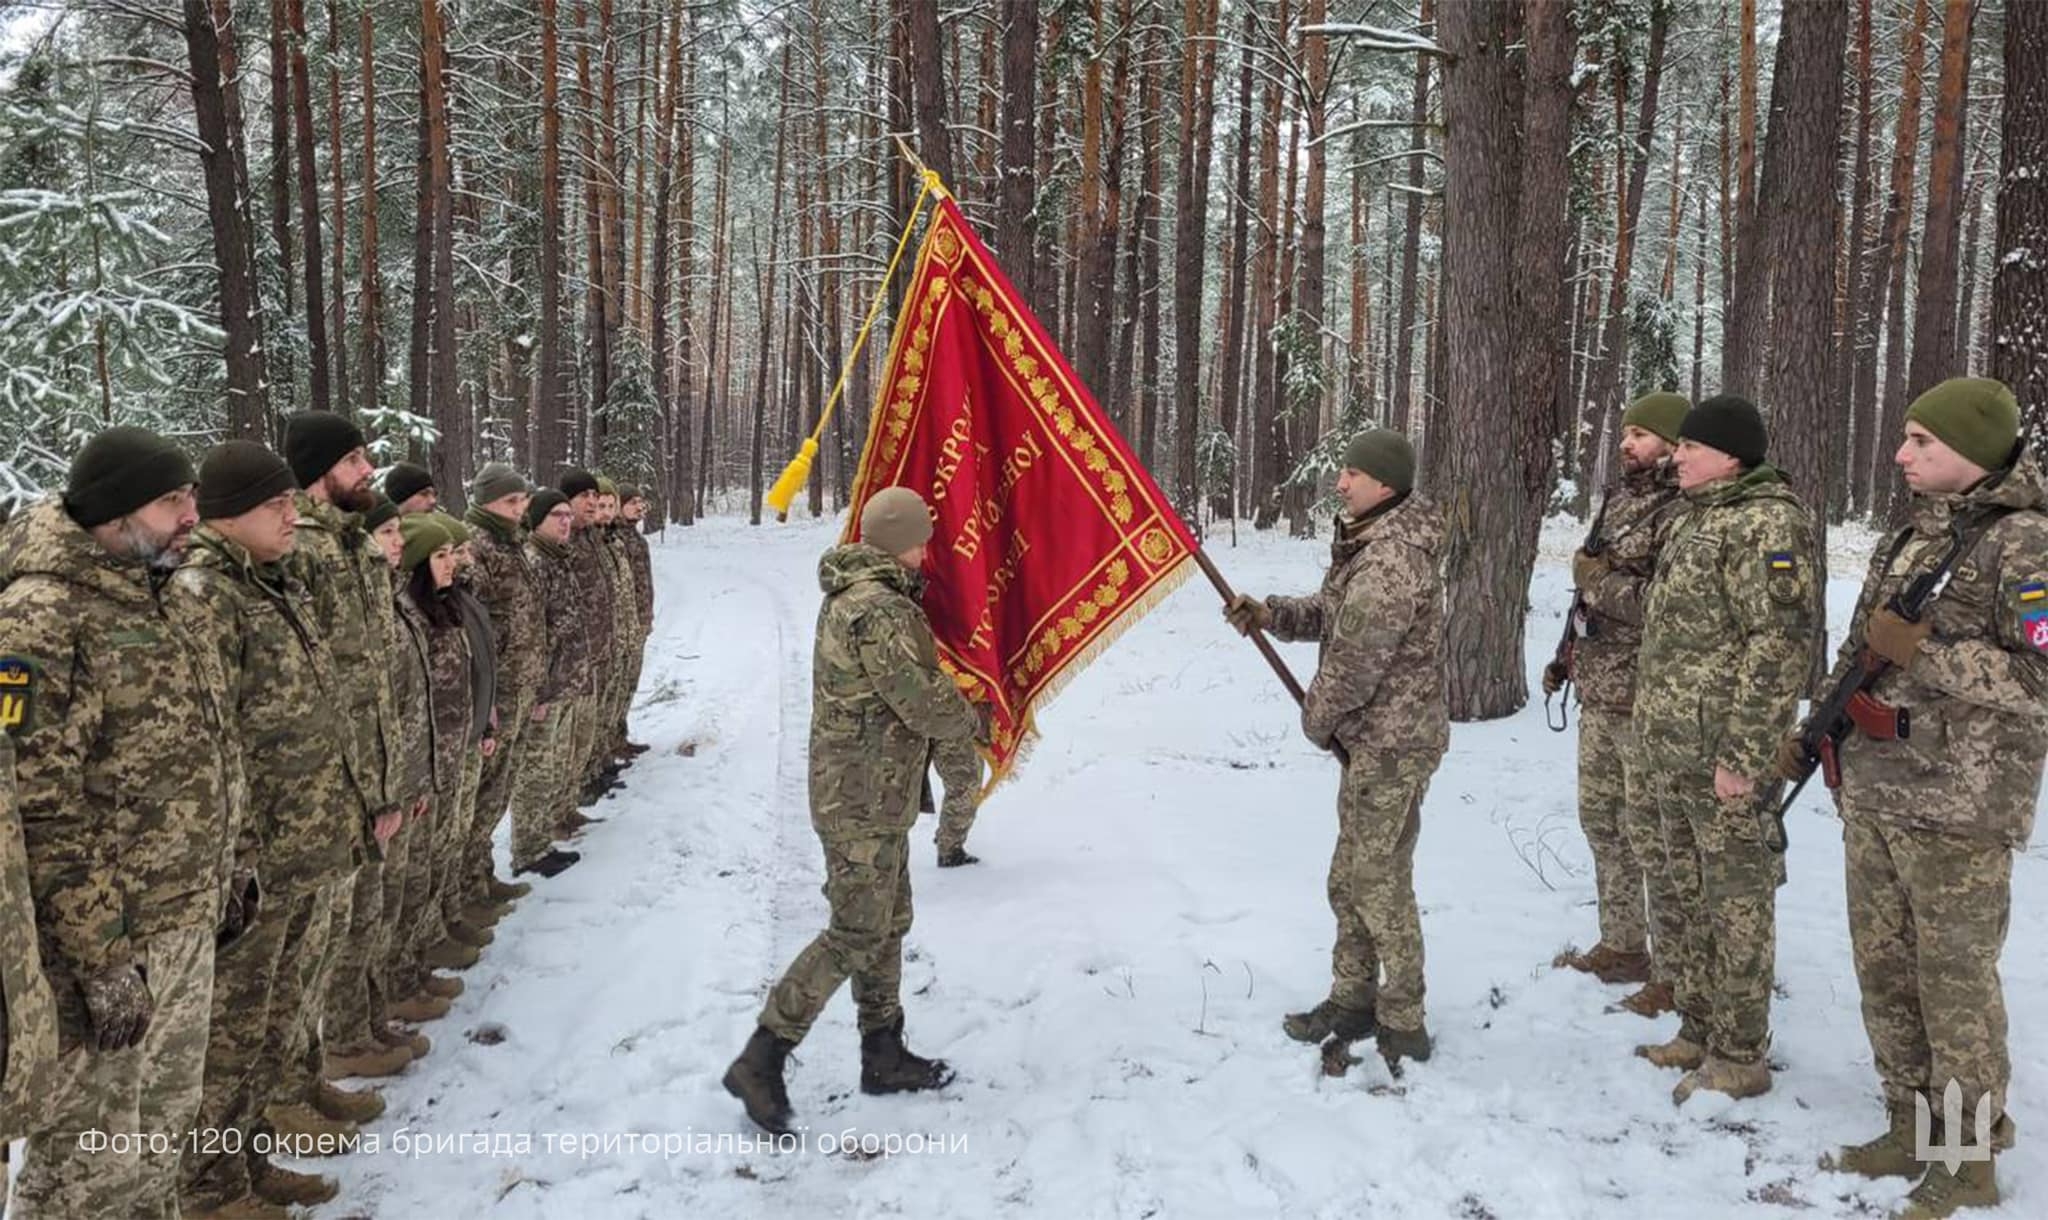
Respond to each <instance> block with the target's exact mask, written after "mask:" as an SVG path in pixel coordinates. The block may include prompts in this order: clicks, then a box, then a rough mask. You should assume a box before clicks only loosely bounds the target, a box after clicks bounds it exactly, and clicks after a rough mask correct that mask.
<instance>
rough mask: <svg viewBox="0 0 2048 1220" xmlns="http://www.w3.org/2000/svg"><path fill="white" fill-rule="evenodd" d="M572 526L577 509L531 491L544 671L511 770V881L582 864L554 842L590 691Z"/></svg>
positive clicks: (529, 520) (529, 550) (552, 493)
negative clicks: (578, 723) (577, 722)
mask: <svg viewBox="0 0 2048 1220" xmlns="http://www.w3.org/2000/svg"><path fill="white" fill-rule="evenodd" d="M575 521H576V510H575V509H573V508H571V507H570V506H569V501H568V499H567V497H565V496H563V495H562V493H561V492H559V491H556V490H554V489H553V488H548V489H546V490H543V491H541V492H539V493H537V494H536V495H535V496H534V497H533V499H532V501H531V502H529V503H528V504H527V507H526V531H527V535H526V558H527V561H528V563H529V564H530V565H531V570H532V572H533V581H534V594H535V600H536V603H537V606H538V610H539V612H540V613H542V614H544V615H545V619H544V626H545V629H544V630H543V631H542V633H541V640H542V643H543V646H544V648H545V659H546V665H545V667H544V669H543V671H542V674H541V678H540V682H539V684H538V685H537V686H536V688H535V690H534V697H533V710H532V711H531V712H530V713H529V714H528V723H527V724H526V726H525V727H524V728H523V729H521V730H520V739H519V740H520V743H521V744H520V747H519V753H518V756H517V758H516V759H515V760H514V762H513V764H512V773H513V776H514V779H513V785H512V871H513V873H514V874H515V875H518V874H523V873H529V872H531V873H539V874H540V875H541V876H543V877H552V876H554V875H555V874H556V873H559V872H561V871H562V870H563V869H565V868H568V867H569V866H570V865H572V864H574V863H576V861H578V860H580V859H582V856H580V855H579V854H577V853H576V852H573V851H564V850H561V849H558V848H556V847H555V846H554V844H553V840H554V836H555V832H556V827H557V826H559V825H560V822H561V811H562V809H563V807H564V806H566V805H567V804H568V803H569V802H570V801H571V800H573V799H574V794H573V786H574V783H575V780H574V777H573V776H572V775H571V773H570V765H571V760H570V751H571V748H572V743H571V740H570V731H569V724H570V719H571V716H572V714H573V711H574V708H575V706H576V701H577V699H578V698H579V697H580V696H581V695H582V693H583V692H584V691H586V690H587V689H589V687H590V637H589V634H588V631H587V630H586V628H585V625H584V621H583V615H582V613H581V611H580V608H579V605H580V603H579V599H578V596H577V589H576V559H575V555H574V553H573V552H571V551H570V549H569V537H570V531H571V530H573V529H574V528H575Z"/></svg>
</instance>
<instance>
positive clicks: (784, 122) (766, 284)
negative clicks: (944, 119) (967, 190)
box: [747, 42, 936, 525]
mask: <svg viewBox="0 0 2048 1220" xmlns="http://www.w3.org/2000/svg"><path fill="white" fill-rule="evenodd" d="M789 65H790V44H789V43H787V42H785V43H784V44H783V47H782V73H781V76H782V99H781V102H780V104H779V106H778V108H777V109H778V116H777V118H776V122H775V185H774V187H773V189H771V190H770V191H769V192H768V199H769V201H770V202H769V213H768V261H767V262H766V263H763V264H762V265H761V270H760V275H761V298H760V299H761V346H760V347H759V349H758V351H759V352H760V358H759V359H758V360H756V361H755V372H754V432H753V447H752V461H751V462H750V463H749V477H750V482H749V483H748V490H749V493H750V494H749V495H748V498H747V521H748V523H749V524H752V525H759V524H761V495H762V491H763V486H762V469H763V463H764V462H765V461H766V455H765V453H764V452H763V446H764V443H765V441H766V437H765V435H764V432H765V427H766V414H765V413H766V410H767V400H768V366H769V363H770V362H769V359H768V353H770V352H772V351H774V350H775V281H776V277H777V275H778V274H779V269H780V262H779V260H780V259H781V255H782V181H783V170H784V166H785V165H786V164H787V152H788V149H789V123H790V117H789V96H790V83H791V82H790V74H789ZM934 168H936V167H934Z"/></svg>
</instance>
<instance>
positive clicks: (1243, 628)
mask: <svg viewBox="0 0 2048 1220" xmlns="http://www.w3.org/2000/svg"><path fill="white" fill-rule="evenodd" d="M1223 617H1224V618H1226V619H1228V620H1229V621H1230V625H1231V626H1233V627H1235V628H1237V633H1238V634H1239V635H1244V636H1248V635H1250V634H1251V633H1252V630H1253V629H1254V628H1257V629H1258V630H1260V631H1264V630H1266V629H1267V628H1269V627H1271V626H1272V625H1273V612H1272V611H1271V610H1268V609H1267V608H1266V603H1264V602H1262V601H1260V600H1258V599H1257V598H1254V597H1248V596H1246V595H1245V594H1243V593H1239V594H1237V595H1236V596H1235V597H1232V598H1231V599H1230V600H1229V601H1228V602H1226V603H1225V604H1224V606H1223Z"/></svg>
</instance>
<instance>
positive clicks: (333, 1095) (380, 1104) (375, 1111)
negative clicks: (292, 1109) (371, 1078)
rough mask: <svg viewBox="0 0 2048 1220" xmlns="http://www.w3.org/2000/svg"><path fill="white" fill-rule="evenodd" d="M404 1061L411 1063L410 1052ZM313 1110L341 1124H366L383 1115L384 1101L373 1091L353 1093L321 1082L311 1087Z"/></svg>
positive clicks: (365, 1090) (366, 1090)
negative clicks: (337, 1120)
mask: <svg viewBox="0 0 2048 1220" xmlns="http://www.w3.org/2000/svg"><path fill="white" fill-rule="evenodd" d="M405 1061H406V1062H407V1063H411V1062H412V1053H411V1052H409V1051H408V1052H407V1053H406V1057H405ZM313 1108H314V1109H315V1110H318V1111H320V1113H322V1114H325V1115H326V1116H327V1117H329V1118H333V1119H339V1120H340V1121H342V1122H348V1123H367V1122H374V1121H376V1120H377V1119H378V1118H379V1117H381V1116H382V1115H383V1113H384V1099H383V1098H382V1097H379V1096H378V1095H377V1093H376V1090H374V1089H364V1090H363V1091H362V1092H360V1093H354V1092H350V1091H349V1090H347V1089H341V1088H336V1087H335V1086H334V1085H332V1084H330V1083H329V1082H327V1081H325V1080H323V1081H320V1082H319V1083H318V1084H316V1085H314V1086H313Z"/></svg>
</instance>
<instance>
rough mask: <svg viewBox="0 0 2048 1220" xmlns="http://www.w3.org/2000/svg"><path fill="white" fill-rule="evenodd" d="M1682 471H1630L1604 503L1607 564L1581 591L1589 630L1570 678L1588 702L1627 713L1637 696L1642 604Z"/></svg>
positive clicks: (1664, 468)
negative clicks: (1637, 651)
mask: <svg viewBox="0 0 2048 1220" xmlns="http://www.w3.org/2000/svg"><path fill="white" fill-rule="evenodd" d="M1682 504H1683V501H1682V500H1680V499H1679V496H1678V476H1677V474H1676V472H1675V471H1674V470H1673V469H1672V467H1671V465H1670V464H1669V463H1664V464H1661V465H1659V466H1657V467H1656V468H1654V469H1651V470H1643V471H1638V472H1636V473H1635V474H1631V475H1628V476H1626V477H1625V478H1623V479H1622V481H1621V486H1619V487H1617V488H1615V489H1614V491H1613V492H1612V493H1610V494H1609V495H1608V497H1607V503H1606V504H1605V505H1603V506H1602V507H1601V510H1600V511H1601V517H1600V534H1601V541H1602V542H1604V543H1605V544H1606V550H1605V551H1603V552H1602V555H1603V557H1604V558H1605V559H1606V560H1607V564H1608V566H1607V570H1606V571H1604V572H1602V573H1601V574H1600V575H1599V576H1597V577H1595V578H1594V579H1593V580H1592V581H1591V582H1590V583H1589V584H1588V585H1587V587H1586V588H1583V589H1580V590H1579V595H1580V596H1581V597H1582V598H1584V600H1585V608H1586V620H1587V627H1588V628H1589V631H1588V634H1587V635H1586V636H1585V637H1584V638H1583V639H1581V640H1580V641H1579V642H1578V645H1577V647H1575V648H1574V649H1573V650H1572V679H1573V681H1575V682H1577V683H1578V687H1579V698H1580V699H1581V700H1583V701H1584V702H1586V703H1591V704H1595V705H1597V706H1599V707H1604V708H1611V709H1614V710H1617V711H1624V712H1625V711H1627V710H1628V708H1629V705H1630V704H1632V703H1634V702H1635V697H1636V650H1637V649H1638V648H1640V647H1642V644H1643V605H1644V603H1645V601H1647V600H1648V596H1649V591H1650V578H1651V577H1652V576H1654V575H1655V574H1656V571H1657V550H1658V547H1659V546H1660V545H1661V544H1662V543H1663V541H1664V535H1665V533H1666V532H1667V531H1668V530H1669V528H1670V525H1671V521H1672V519H1673V518H1674V517H1675V516H1676V515H1677V509H1678V508H1679V507H1680V506H1681V505H1682Z"/></svg>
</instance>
